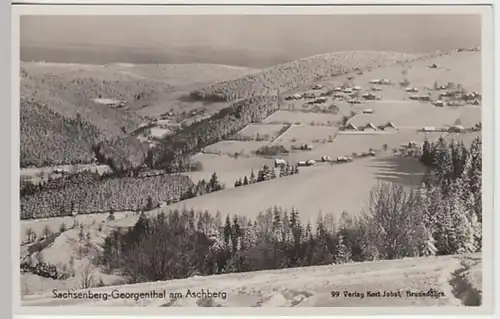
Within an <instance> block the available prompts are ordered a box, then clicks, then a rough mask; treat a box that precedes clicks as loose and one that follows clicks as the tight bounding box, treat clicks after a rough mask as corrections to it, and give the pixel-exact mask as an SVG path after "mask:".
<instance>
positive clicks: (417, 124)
mask: <svg viewBox="0 0 500 319" xmlns="http://www.w3.org/2000/svg"><path fill="white" fill-rule="evenodd" d="M367 108H369V109H372V110H373V114H363V113H362V111H363V110H364V109H367ZM353 109H354V110H356V111H357V112H358V114H357V115H356V116H354V117H353V118H352V119H351V120H350V121H349V122H350V123H353V124H354V125H356V126H358V127H361V126H363V125H366V124H367V123H369V122H371V123H373V124H374V125H375V126H378V125H385V124H386V123H387V122H389V121H392V122H393V123H394V125H396V127H399V128H414V129H421V128H423V127H424V126H434V127H436V128H445V127H446V126H449V125H453V124H455V121H456V119H457V118H459V117H460V116H461V114H463V113H464V112H466V114H465V115H464V117H465V116H466V117H467V118H469V117H470V115H473V117H476V118H477V115H476V114H475V113H479V118H480V114H481V108H478V107H468V106H464V107H461V108H451V107H436V106H434V105H432V104H424V103H419V102H409V101H408V102H407V101H394V102H386V101H378V102H373V103H367V104H365V105H361V106H356V107H354V108H353ZM465 109H472V110H467V111H464V110H465ZM476 123H477V122H476ZM474 124H475V123H474Z"/></svg>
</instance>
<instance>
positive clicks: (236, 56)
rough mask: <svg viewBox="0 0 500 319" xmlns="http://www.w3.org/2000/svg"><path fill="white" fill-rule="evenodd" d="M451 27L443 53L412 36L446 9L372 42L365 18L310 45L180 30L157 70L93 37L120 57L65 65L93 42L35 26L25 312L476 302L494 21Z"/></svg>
mask: <svg viewBox="0 0 500 319" xmlns="http://www.w3.org/2000/svg"><path fill="white" fill-rule="evenodd" d="M327 18H328V17H326V16H325V17H323V18H318V19H319V20H321V19H325V20H324V21H327ZM454 18H455V19H456V21H457V22H456V23H457V30H452V29H447V28H443V29H440V32H441V33H440V34H439V35H435V37H439V36H441V37H446V36H449V37H450V38H453V42H452V43H448V42H447V43H446V44H444V42H443V43H441V44H440V41H437V40H436V38H432V37H434V35H433V34H431V33H430V32H428V31H426V30H423V29H422V30H423V31H422V30H420V29H419V26H420V25H421V24H422V23H425V22H422V21H427V23H431V22H432V21H434V22H432V23H440V22H439V21H438V22H436V21H437V20H432V19H433V18H426V17H424V16H422V17H420V18H419V17H412V18H410V17H409V18H408V19H407V22H405V21H403V22H401V23H403V24H404V23H408V24H410V25H412V23H413V24H414V28H413V29H412V28H411V27H409V26H405V27H403V24H402V27H401V30H400V31H397V30H394V31H393V32H394V34H393V39H400V38H402V37H404V35H405V34H407V35H408V36H409V35H410V33H412V34H413V32H414V33H418V36H415V39H417V40H415V41H416V42H420V41H421V42H422V45H421V48H420V49H416V48H414V47H412V48H411V49H410V48H409V47H408V46H407V45H406V46H405V45H404V44H403V42H402V44H401V48H400V49H399V50H395V49H393V48H394V47H397V43H395V42H394V41H395V40H389V39H386V38H390V36H389V35H385V34H384V32H379V34H378V35H377V39H378V40H377V41H378V42H379V44H378V45H379V46H380V47H376V48H372V49H367V48H366V47H365V46H363V45H361V44H358V43H357V42H356V41H355V40H354V39H355V38H356V37H361V35H356V32H358V31H356V30H354V31H352V33H353V35H352V37H353V40H352V41H353V42H352V44H351V45H350V46H347V45H344V46H343V47H342V46H335V45H334V44H335V37H333V36H331V35H330V36H328V37H323V38H318V37H311V39H309V40H310V41H309V42H307V46H310V52H309V51H308V53H307V54H306V53H303V52H302V51H300V52H299V51H297V52H296V53H293V54H296V55H295V56H291V55H289V54H292V53H290V52H288V51H292V50H287V49H283V50H282V51H279V50H278V49H276V47H272V48H271V46H270V47H266V46H265V45H264V44H260V45H261V47H258V46H257V44H256V43H257V42H256V43H253V44H251V43H249V44H248V45H252V46H253V48H252V51H248V52H247V53H246V55H244V57H245V58H242V55H243V53H241V52H243V51H244V50H243V49H241V48H240V47H238V48H239V49H238V50H236V49H235V48H232V47H230V45H229V44H228V45H227V47H226V52H225V51H224V49H223V48H220V47H217V48H216V47H215V46H216V45H215V44H214V47H210V45H209V44H210V41H208V40H206V41H205V42H206V43H205V46H206V47H203V45H202V44H199V43H196V45H193V46H192V47H189V45H188V42H189V41H188V40H185V41H186V43H185V44H183V45H184V47H182V48H181V47H175V48H174V44H172V48H170V47H168V43H167V44H165V47H164V51H165V52H163V53H162V54H163V55H161V56H160V55H158V54H156V53H155V54H156V55H154V58H150V60H151V61H153V62H145V61H144V59H146V60H147V58H146V57H145V56H141V57H140V58H138V57H137V56H136V53H130V55H129V56H127V55H126V54H125V53H123V52H121V53H120V54H122V56H120V58H117V57H113V55H112V54H110V53H109V51H108V50H110V49H109V48H107V47H105V45H104V44H102V43H101V44H99V45H97V44H95V43H86V44H81V45H80V47H82V48H85V49H81V50H82V51H81V52H87V51H89V52H90V51H92V52H93V53H92V54H93V55H94V56H99V54H101V58H102V59H103V60H105V61H106V62H105V63H102V61H101V60H99V62H94V63H93V62H91V61H87V60H85V61H84V60H79V57H80V56H83V55H84V54H83V53H75V55H74V56H75V58H74V60H72V61H67V59H69V58H68V56H67V55H65V54H64V52H66V51H64V50H68V52H80V51H78V50H80V49H77V47H78V46H76V45H75V46H69V45H68V48H66V46H67V45H66V44H61V45H60V46H59V47H57V46H56V45H53V44H50V43H52V42H51V40H50V36H47V30H50V28H49V27H46V29H45V34H44V38H43V39H45V40H46V41H47V43H49V44H43V43H42V42H43V41H42V42H40V41H39V42H37V43H36V45H34V44H33V43H32V42H30V41H31V40H30V39H32V38H36V35H37V32H36V28H35V27H34V26H35V25H36V24H35V23H33V22H30V20H25V22H24V23H25V30H30V31H29V32H28V31H26V38H24V42H23V37H21V64H20V83H21V102H20V141H21V142H20V143H21V144H20V163H19V165H20V168H21V175H20V223H21V227H20V234H19V245H20V251H21V255H20V261H19V262H20V290H21V299H22V305H23V306H66V305H67V306H75V305H79V306H94V305H99V306H101V305H102V306H143V307H145V306H147V307H392V306H424V307H425V306H471V307H474V306H476V307H477V306H481V304H482V290H483V288H482V287H483V286H482V222H483V219H482V216H483V214H482V210H483V207H482V203H483V201H482V123H481V122H482V121H481V110H482V107H484V106H483V103H482V100H483V99H482V83H481V36H480V27H479V26H480V24H475V22H474V21H476V20H474V19H475V18H474V17H472V18H471V17H469V18H467V16H464V17H458V16H457V17H454ZM27 19H29V18H27ZM38 19H41V20H39V23H41V22H40V21H42V22H43V21H44V20H43V19H46V21H47V22H46V23H47V25H57V23H55V21H56V20H54V21H51V20H50V19H56V18H53V17H52V18H51V17H46V18H45V17H44V18H38ZM129 19H132V18H129ZM193 19H198V18H193ZM247 19H252V17H248V18H247ZM310 19H311V20H309V22H308V23H310V24H314V23H315V21H314V19H312V18H310ZM315 19H316V18H315ZM331 19H334V17H331ZM356 19H357V20H356ZM362 19H363V18H361V17H357V18H355V20H356V21H357V23H359V21H363V20H362ZM387 19H388V20H390V18H387ZM412 19H414V20H415V21H414V22H411V21H413V20H412ZM418 19H423V20H418ZM425 19H430V20H425ZM447 19H450V18H449V17H448V18H447ZM461 19H463V20H464V21H465V20H467V19H469V20H467V21H469V22H464V21H462V20H461ZM477 19H479V20H480V18H477ZM77 20H78V19H75V25H76V24H79V25H80V26H82V25H83V26H85V23H89V25H90V24H93V25H97V24H98V23H97V22H96V21H97V20H92V21H89V22H85V19H83V18H82V19H80V20H78V21H77ZM201 20H202V19H201V18H200V21H201ZM292 20H293V19H292V18H290V20H286V21H292ZM319 20H318V21H319ZM368 20H369V19H368V18H367V20H366V26H365V28H368V29H369V28H374V29H377V28H379V30H382V29H383V28H382V27H381V25H382V22H380V21H381V20H380V21H379V22H376V21H375V22H373V21H371V22H369V21H368ZM131 21H132V20H131ZM207 21H208V20H207ZM221 21H223V20H221ZM249 21H251V20H249ZM284 21H285V20H284ZM300 21H301V22H300V23H305V22H304V21H305V20H300ZM321 21H323V20H321ZM417 21H420V22H417ZM446 21H447V23H449V22H450V21H449V20H446ZM470 21H472V22H470ZM151 23H152V22H151ZM207 23H208V22H207ZM212 23H214V24H215V22H213V21H212V22H210V24H207V25H206V26H205V27H201V29H200V31H199V32H200V34H201V35H202V34H203V32H209V31H208V30H210V28H211V27H210V25H211V24H212ZM220 23H221V26H220V28H221V29H224V28H225V29H228V28H230V27H228V26H229V25H226V26H225V27H223V26H224V22H220ZM231 23H235V22H234V21H233V20H231ZM283 23H285V22H283ZM294 23H295V22H294ZM300 23H299V22H297V23H296V24H293V25H295V27H297V25H300ZM318 23H319V22H318ZM324 23H326V22H324ZM342 23H346V25H345V27H347V23H348V22H342ZM370 23H372V24H370ZM21 24H22V25H23V21H21ZM117 25H118V24H117ZM180 25H181V24H179V26H180ZM199 25H203V24H202V23H201V22H199ZM231 25H232V24H231ZM290 25H291V26H292V22H290ZM459 25H460V26H461V27H459ZM464 25H465V27H464ZM182 26H183V28H180V29H179V34H183V32H185V33H186V39H190V38H189V37H188V36H187V34H188V33H190V32H191V33H192V30H190V28H189V26H187V25H184V24H182ZM474 26H477V27H474ZM156 27H158V25H155V28H156ZM232 27H233V28H236V27H239V28H241V32H242V33H245V32H246V33H248V32H250V30H251V28H252V23H247V24H245V23H242V24H241V25H239V24H235V25H232ZM30 28H31V29H30ZM110 28H112V27H110ZM245 28H247V29H248V30H247V29H245ZM304 28H305V27H304ZM460 28H462V29H460ZM188 29H189V32H188V31H186V30H188ZM68 30H72V28H71V27H69V28H68ZM68 30H66V31H65V32H67V33H68V34H69V35H68V34H66V36H71V34H70V33H71V32H70V31H68ZM74 30H76V28H75V29H74ZM74 30H73V32H76V31H74ZM103 30H104V29H103ZM217 30H219V29H217ZM412 30H413V31H412ZM30 32H31V33H30ZM53 32H54V34H55V33H56V29H53ZM103 32H104V31H103ZM106 32H110V34H112V32H111V31H106ZM220 32H222V31H220ZM273 32H274V33H275V35H274V37H276V41H275V42H278V39H280V41H281V42H279V43H281V44H280V45H282V46H283V48H285V47H286V46H287V45H291V44H288V42H297V41H299V42H300V41H301V40H297V39H296V38H291V37H289V36H285V35H284V33H280V32H284V31H283V30H282V29H281V28H280V29H279V30H273V31H272V32H271V31H270V33H273ZM359 32H361V31H359ZM398 32H400V33H398ZM419 32H420V33H419ZM104 33H105V32H104ZM361 33H362V32H361ZM361 33H360V34H361ZM49 34H50V33H49ZM207 34H208V33H207ZM413 35H415V34H413ZM266 36H267V37H269V36H270V35H266ZM338 36H339V39H340V37H342V35H340V34H339V35H338ZM150 37H152V35H150ZM181 38H182V37H180V36H179V37H178V38H176V39H181ZM427 38H432V39H431V40H432V41H431V40H428V41H429V43H431V44H428V43H427V42H426V41H427V40H426V39H427ZM54 39H55V38H54ZM130 39H133V35H131V36H130ZM193 39H197V40H196V41H199V40H198V39H199V37H194V38H193ZM227 39H231V38H230V37H229V36H228V38H227ZM317 39H319V40H317ZM316 40H317V41H319V42H318V43H315V42H314V41H316ZM54 41H55V40H54ZM61 41H62V40H61ZM82 41H83V40H82ZM89 41H90V40H89ZM130 41H133V40H130ZM137 41H139V40H137ZM178 41H180V40H178ZM191 41H193V40H191ZM234 41H236V40H234ZM249 41H250V40H249ZM252 41H258V40H252ZM325 41H331V42H332V44H331V46H328V45H326V44H324V42H325ZM343 41H344V42H345V43H347V42H346V40H345V39H344V40H343ZM390 41H393V42H392V44H390V45H389V42H390ZM227 42H228V43H229V42H230V41H229V40H227ZM344 42H342V43H344ZM54 43H55V42H54ZM61 43H65V42H61ZM214 43H215V42H214ZM305 43H306V42H304V46H305V45H306V44H305ZM349 43H350V42H349ZM384 43H387V48H386V49H384V47H383V44H384ZM417 44H418V43H417ZM44 45H45V47H44ZM110 45H111V44H110ZM116 45H118V44H116ZM136 45H139V42H138V43H137V44H136ZM141 45H143V44H141ZM440 45H442V46H440ZM100 46H102V47H100ZM48 47H50V49H48ZM235 47H236V45H235ZM256 47H257V48H256ZM417 47H418V45H417ZM43 48H45V49H43ZM315 48H316V49H315ZM325 48H327V49H325ZM334 48H336V49H334ZM389 49H390V50H389ZM23 50H24V53H23ZM37 50H38V51H37ZM58 50H59V51H58ZM85 50H87V51H85ZM100 50H101V51H100ZM120 50H123V51H126V50H127V49H126V48H125V49H123V48H122V49H120ZM151 50H152V49H151ZM182 50H186V51H185V52H188V53H189V54H188V53H186V54H182V52H184V51H182ZM248 50H250V49H248ZM259 50H260V51H259ZM297 50H298V49H297ZM37 52H39V53H38V55H37ZM47 52H51V54H48V53H47ZM99 52H101V53H99ZM130 52H132V51H130ZM180 52H181V53H180ZM216 52H219V53H220V52H222V53H220V54H216ZM224 52H225V53H224ZM280 52H281V53H280ZM23 54H24V55H23ZM123 54H125V55H123ZM252 54H255V56H256V58H255V60H252V57H251V56H252ZM23 56H24V57H26V56H29V57H30V58H29V59H26V58H23ZM37 56H38V58H36V57H37ZM47 56H53V57H54V58H53V60H50V61H49V60H47ZM204 56H207V58H206V59H204V58H203V57H204ZM257 56H258V58H257ZM104 57H106V58H104ZM106 59H107V60H106ZM162 59H163V60H162ZM176 59H177V60H176ZM185 59H191V60H190V62H189V61H185ZM172 61H173V62H172ZM215 61H217V62H216V63H214V62H215ZM224 61H228V62H224ZM231 61H238V63H235V62H234V64H238V65H231ZM242 61H247V62H242ZM277 61H279V62H277ZM158 62H159V63H158ZM486 107H491V105H487V106H486ZM487 213H491V212H487ZM89 294H92V296H90V297H89Z"/></svg>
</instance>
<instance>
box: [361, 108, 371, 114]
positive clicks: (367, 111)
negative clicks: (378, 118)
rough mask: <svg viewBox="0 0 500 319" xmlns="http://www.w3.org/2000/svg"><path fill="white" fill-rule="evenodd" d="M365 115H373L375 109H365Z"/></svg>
mask: <svg viewBox="0 0 500 319" xmlns="http://www.w3.org/2000/svg"><path fill="white" fill-rule="evenodd" d="M363 114H373V109H364V110H363Z"/></svg>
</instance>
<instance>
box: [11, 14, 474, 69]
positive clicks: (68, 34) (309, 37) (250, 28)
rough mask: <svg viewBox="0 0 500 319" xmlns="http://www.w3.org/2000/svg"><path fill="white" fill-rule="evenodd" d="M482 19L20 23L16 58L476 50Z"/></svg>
mask: <svg viewBox="0 0 500 319" xmlns="http://www.w3.org/2000/svg"><path fill="white" fill-rule="evenodd" d="M480 19H481V18H480V16H473V15H397V16H396V15H393V16H388V15H351V16H348V15H328V16H327V15H323V16H306V15H303V16H298V15H296V16H142V17H141V16H59V17H57V16H23V17H22V18H21V59H22V60H24V61H26V60H50V61H54V62H81V63H110V62H135V63H189V62H207V63H222V64H239V65H247V66H256V67H261V66H266V65H271V64H273V63H278V62H283V61H286V60H291V59H296V58H300V57H305V56H309V55H313V54H319V53H326V52H334V51H342V50H357V49H358V50H367V49H368V50H388V51H399V52H428V51H435V50H448V49H450V48H456V47H469V46H475V45H480V44H481V36H480V34H481V21H480Z"/></svg>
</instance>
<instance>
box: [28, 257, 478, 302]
mask: <svg viewBox="0 0 500 319" xmlns="http://www.w3.org/2000/svg"><path fill="white" fill-rule="evenodd" d="M481 282H482V269H481V254H471V255H456V256H444V257H425V258H409V259H402V260H392V261H378V262H364V263H353V264H344V265H332V266H317V267H305V268H295V269H285V270H271V271H259V272H249V273H240V274H227V275H218V276H208V277H192V278H188V279H179V280H171V281H162V282H150V283H142V284H135V285H122V286H113V287H102V288H93V289H91V292H92V293H93V294H97V293H101V298H100V299H99V298H97V299H96V298H93V299H88V298H85V299H84V298H82V299H76V298H74V297H73V298H56V294H55V293H54V292H45V293H41V294H36V295H29V296H24V297H23V300H22V305H23V306H64V305H68V306H75V305H79V306H94V305H95V306H148V307H168V306H177V307H214V306H215V307H217V306H219V307H220V306H222V307H330V306H331V307H335V306H370V307H373V306H386V307H387V306H478V305H480V303H481V290H482V289H481ZM88 291H89V290H78V291H74V292H76V293H79V292H81V293H87V292H88ZM152 291H154V292H155V293H157V294H158V297H157V298H151V297H149V298H148V296H147V293H150V294H151V292H152ZM202 291H204V292H207V291H210V292H211V293H219V294H218V295H216V297H212V298H209V297H206V296H201V295H194V294H196V293H199V292H202ZM407 291H408V292H410V293H414V295H413V296H408V295H407ZM66 292H67V291H63V290H61V291H56V293H66ZM336 292H338V296H337V295H336ZM377 292H380V296H375V294H376V293H377ZM385 292H388V293H391V292H392V293H393V294H394V295H396V296H390V297H384V293H385ZM140 293H143V296H140V295H139V294H140ZM162 293H166V294H165V296H161V295H160V294H162ZM190 293H191V295H189V294H190ZM346 293H350V296H346V295H345V294H346ZM418 293H427V295H418ZM118 294H121V297H122V298H113V296H116V295H118ZM369 294H372V296H369ZM398 294H400V296H399V295H398ZM103 295H106V296H107V298H105V297H102V296H103ZM127 295H128V296H127ZM126 297H128V298H126ZM224 297H225V298H224Z"/></svg>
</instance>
